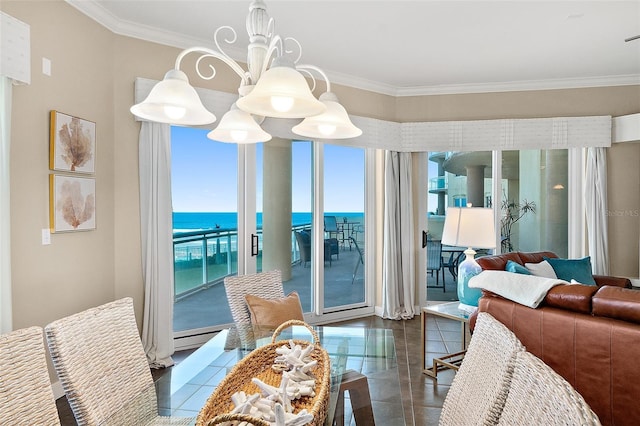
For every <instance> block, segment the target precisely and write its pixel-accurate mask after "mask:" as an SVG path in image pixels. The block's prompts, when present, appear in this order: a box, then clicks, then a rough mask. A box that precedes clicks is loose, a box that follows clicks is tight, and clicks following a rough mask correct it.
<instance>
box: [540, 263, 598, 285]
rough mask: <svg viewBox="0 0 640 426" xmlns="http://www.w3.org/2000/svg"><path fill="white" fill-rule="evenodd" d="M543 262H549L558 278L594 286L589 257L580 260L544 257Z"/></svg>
mask: <svg viewBox="0 0 640 426" xmlns="http://www.w3.org/2000/svg"><path fill="white" fill-rule="evenodd" d="M544 260H546V261H547V262H549V264H550V265H551V267H552V268H553V270H554V271H555V273H556V275H557V276H558V278H560V279H561V280H565V281H568V282H571V280H576V281H577V282H579V283H580V284H587V285H596V281H595V280H594V279H593V274H592V273H591V257H590V256H587V257H583V258H582V259H557V258H552V257H545V258H544Z"/></svg>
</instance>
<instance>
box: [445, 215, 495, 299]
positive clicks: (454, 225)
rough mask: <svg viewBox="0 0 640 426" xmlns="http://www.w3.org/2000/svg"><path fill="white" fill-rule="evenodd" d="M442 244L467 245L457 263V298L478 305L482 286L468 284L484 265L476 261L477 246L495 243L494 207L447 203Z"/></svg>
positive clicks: (488, 246)
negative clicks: (448, 205) (461, 259)
mask: <svg viewBox="0 0 640 426" xmlns="http://www.w3.org/2000/svg"><path fill="white" fill-rule="evenodd" d="M442 244H446V245H449V246H458V247H468V248H467V249H466V250H465V251H464V254H465V255H466V259H465V260H464V261H462V262H460V264H459V265H458V300H459V301H460V303H464V304H465V305H469V306H478V299H479V298H480V296H482V290H481V289H479V288H469V280H470V279H471V278H472V277H474V276H476V275H478V274H479V273H480V272H481V271H482V268H480V265H478V263H477V262H476V261H475V259H474V256H475V255H476V252H475V250H473V249H474V248H485V249H492V248H495V247H496V232H495V223H494V217H493V209H488V208H482V207H471V206H470V205H469V206H468V207H448V208H447V213H446V216H445V219H444V229H443V231H442Z"/></svg>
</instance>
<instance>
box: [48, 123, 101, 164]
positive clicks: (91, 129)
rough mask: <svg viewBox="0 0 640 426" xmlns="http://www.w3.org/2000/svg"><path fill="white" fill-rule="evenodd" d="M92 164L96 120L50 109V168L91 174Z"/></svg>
mask: <svg viewBox="0 0 640 426" xmlns="http://www.w3.org/2000/svg"><path fill="white" fill-rule="evenodd" d="M95 164H96V123H94V122H92V121H87V120H83V119H82V118H78V117H73V116H71V115H67V114H63V113H61V112H59V111H51V124H50V135H49V168H50V169H51V170H59V171H64V172H73V173H89V174H92V173H94V172H95Z"/></svg>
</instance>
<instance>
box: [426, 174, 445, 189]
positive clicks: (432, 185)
mask: <svg viewBox="0 0 640 426" xmlns="http://www.w3.org/2000/svg"><path fill="white" fill-rule="evenodd" d="M446 189H447V179H446V178H445V177H444V176H438V177H435V178H431V179H429V191H444V190H446Z"/></svg>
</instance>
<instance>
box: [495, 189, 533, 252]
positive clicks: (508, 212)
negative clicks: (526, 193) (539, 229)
mask: <svg viewBox="0 0 640 426" xmlns="http://www.w3.org/2000/svg"><path fill="white" fill-rule="evenodd" d="M528 213H533V214H535V213H536V203H535V202H534V201H527V200H526V199H524V200H523V201H522V202H518V201H515V200H508V199H506V198H505V199H503V201H502V218H501V219H500V235H501V237H502V238H501V241H502V252H503V253H507V252H511V251H513V242H512V241H511V231H512V229H513V225H514V224H515V223H516V222H518V221H519V220H520V219H522V218H523V217H524V216H525V215H526V214H528Z"/></svg>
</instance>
